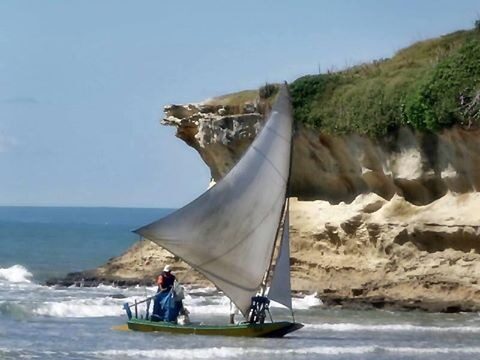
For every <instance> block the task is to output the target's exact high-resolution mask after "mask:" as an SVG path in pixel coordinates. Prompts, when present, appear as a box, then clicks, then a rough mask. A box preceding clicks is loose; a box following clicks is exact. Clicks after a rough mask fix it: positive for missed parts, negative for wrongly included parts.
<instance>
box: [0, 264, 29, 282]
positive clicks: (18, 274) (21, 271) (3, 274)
mask: <svg viewBox="0 0 480 360" xmlns="http://www.w3.org/2000/svg"><path fill="white" fill-rule="evenodd" d="M32 276H33V275H32V273H31V272H29V271H28V270H27V269H26V268H25V267H24V266H22V265H13V266H11V267H9V268H0V280H6V281H8V282H12V283H31V282H32V281H31V278H32Z"/></svg>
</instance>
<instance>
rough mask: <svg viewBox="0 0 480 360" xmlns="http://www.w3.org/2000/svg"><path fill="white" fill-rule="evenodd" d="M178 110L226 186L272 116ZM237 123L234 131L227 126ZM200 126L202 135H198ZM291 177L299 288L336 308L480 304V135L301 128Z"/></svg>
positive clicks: (188, 137) (186, 136)
mask: <svg viewBox="0 0 480 360" xmlns="http://www.w3.org/2000/svg"><path fill="white" fill-rule="evenodd" d="M166 114H167V115H169V112H168V111H166ZM172 115H173V114H170V116H167V118H166V119H165V120H164V122H166V123H168V124H170V125H175V126H177V136H178V137H179V138H181V139H182V140H184V141H185V142H186V143H187V144H189V145H191V146H193V147H194V148H195V149H196V150H197V151H198V152H199V153H200V154H201V156H202V158H203V159H204V160H205V162H206V164H207V165H208V166H209V168H210V169H211V172H212V177H213V178H214V179H215V180H216V181H218V180H219V179H220V178H221V177H222V176H224V175H225V174H226V173H227V172H228V171H229V169H230V168H231V167H232V166H233V165H234V164H235V163H236V161H238V159H239V158H240V156H241V155H242V154H243V152H244V151H245V150H246V148H247V147H248V145H249V144H250V142H251V141H252V140H253V139H254V137H255V135H256V133H257V132H258V131H259V129H260V128H261V125H262V122H263V116H261V114H260V112H259V113H255V117H249V118H247V119H245V120H246V121H243V120H244V119H243V118H242V116H243V114H238V115H232V114H229V115H228V116H227V115H225V116H224V115H222V114H220V113H219V112H218V111H216V113H213V112H211V113H203V114H202V120H198V119H197V118H195V115H194V114H192V115H189V117H185V118H181V119H180V118H175V117H172ZM192 116H193V117H192ZM232 116H233V119H232ZM227 119H232V122H233V125H232V126H230V127H228V126H225V125H223V124H224V122H225V121H229V120H227ZM192 120H193V121H192ZM182 121H184V123H183V124H182ZM185 124H188V125H186V126H185ZM190 126H192V127H193V128H195V131H191V132H189V133H186V132H185V131H184V129H185V128H188V127H190ZM291 181H292V183H291V189H290V191H291V196H293V197H297V198H298V199H299V200H296V201H293V202H292V204H291V213H292V216H291V218H292V220H291V234H292V263H293V287H294V289H296V290H310V291H318V292H319V293H321V296H322V297H323V298H324V300H325V301H327V302H331V303H333V304H336V303H345V302H347V303H352V302H354V303H355V301H356V300H358V299H360V302H362V301H364V300H365V301H366V302H367V303H375V306H377V307H379V306H384V305H385V306H387V305H388V303H396V304H398V303H401V304H403V305H402V306H404V307H407V308H409V307H413V308H418V307H423V308H425V309H431V310H432V309H433V310H439V311H450V310H451V309H457V310H458V309H463V310H472V309H476V308H478V306H480V287H479V286H478V285H477V276H479V275H480V261H479V260H480V255H479V252H480V230H479V226H480V220H479V219H480V218H479V216H480V215H478V214H480V196H479V193H478V192H477V190H478V189H479V188H480V132H479V131H478V130H471V131H467V130H462V129H459V128H454V129H449V130H444V131H442V132H440V133H436V134H419V133H414V132H412V131H411V130H410V129H407V128H403V129H400V130H399V131H397V132H396V133H395V134H392V135H390V136H388V137H386V138H383V139H378V140H375V139H371V138H368V137H363V136H359V135H355V134H353V135H345V136H332V135H328V134H322V133H321V132H319V131H315V130H310V129H307V128H305V127H303V126H299V125H298V124H297V128H296V132H295V137H294V149H293V165H292V179H291ZM302 200H304V201H302ZM305 200H308V201H305ZM386 304H387V305H386Z"/></svg>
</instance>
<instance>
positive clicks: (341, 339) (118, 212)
mask: <svg viewBox="0 0 480 360" xmlns="http://www.w3.org/2000/svg"><path fill="white" fill-rule="evenodd" d="M169 211H170V210H168V209H109V208H0V359H149V358H150V359H252V358H255V359H256V360H260V359H273V358H274V359H339V360H340V359H435V360H441V359H448V360H452V359H480V340H479V339H480V318H479V316H478V314H476V313H470V314H467V313H464V314H427V313H422V312H415V311H414V312H389V311H381V310H375V311H373V310H372V311H349V310H341V309H336V308H324V307H322V305H321V302H320V301H319V300H318V298H317V297H316V296H315V295H314V294H311V295H307V296H304V297H300V298H295V299H294V307H295V318H296V320H297V321H300V322H302V323H304V324H305V327H304V328H303V329H301V330H299V331H297V332H294V333H292V334H289V335H288V336H286V337H285V338H282V339H250V338H228V337H209V336H196V335H168V334H155V333H141V332H131V331H119V330H114V329H112V328H113V327H115V326H118V325H121V324H124V323H125V320H126V316H125V314H124V312H123V310H122V305H123V303H124V302H132V301H134V300H135V299H141V298H143V297H144V296H148V295H152V294H154V293H155V289H154V288H148V287H147V288H146V287H130V288H118V287H112V286H106V285H100V286H98V287H95V288H82V287H70V288H61V287H60V288H59V287H48V286H44V285H42V284H43V283H44V281H45V280H46V279H47V278H49V277H52V276H61V275H65V274H66V273H67V272H70V271H78V270H83V269H87V268H93V267H95V266H98V265H100V264H102V263H104V262H105V261H107V260H108V258H110V257H112V256H116V255H119V254H121V253H122V252H123V251H125V250H126V249H127V248H128V247H129V246H130V245H131V244H133V243H134V242H135V241H136V240H137V238H136V237H135V235H133V234H131V233H130V230H131V229H133V228H135V227H137V226H140V225H142V224H144V223H147V222H149V221H152V220H154V219H156V218H158V217H161V216H163V215H165V214H167V213H168V212H169ZM187 290H188V291H187V296H186V299H185V306H186V307H187V308H188V309H189V310H190V312H191V314H190V317H191V318H192V319H193V320H196V321H201V322H205V323H206V322H214V323H225V322H227V320H228V310H229V302H228V299H226V298H225V297H224V296H223V295H222V294H221V293H218V292H217V291H215V289H187ZM272 312H273V316H274V317H275V319H278V320H283V319H289V317H290V314H289V311H286V310H284V309H281V308H280V307H275V306H274V307H273V309H272Z"/></svg>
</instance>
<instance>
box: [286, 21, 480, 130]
mask: <svg viewBox="0 0 480 360" xmlns="http://www.w3.org/2000/svg"><path fill="white" fill-rule="evenodd" d="M290 90H291V94H292V102H293V107H294V111H295V118H296V120H297V121H300V122H302V123H305V124H307V125H308V126H312V127H315V128H321V129H322V130H323V131H326V132H330V133H340V134H341V133H350V132H356V133H360V134H368V135H373V136H381V135H383V134H386V133H387V132H389V131H390V130H393V129H395V128H397V127H399V126H402V125H403V126H404V125H407V126H411V127H413V128H414V129H418V130H421V131H435V130H438V129H441V128H444V127H450V126H452V125H455V124H458V125H461V126H464V127H472V126H478V125H480V30H479V29H475V30H471V31H458V32H455V33H452V34H449V35H445V36H442V37H440V38H436V39H431V40H427V41H422V42H419V43H416V44H414V45H412V46H410V47H408V48H406V49H403V50H400V51H399V52H397V54H395V56H393V57H392V58H391V59H382V60H378V61H373V62H372V63H369V64H362V65H358V66H354V67H352V68H349V69H346V70H343V71H338V72H329V73H327V74H320V75H308V76H304V77H301V78H299V79H297V80H295V81H294V82H293V83H292V84H291V85H290Z"/></svg>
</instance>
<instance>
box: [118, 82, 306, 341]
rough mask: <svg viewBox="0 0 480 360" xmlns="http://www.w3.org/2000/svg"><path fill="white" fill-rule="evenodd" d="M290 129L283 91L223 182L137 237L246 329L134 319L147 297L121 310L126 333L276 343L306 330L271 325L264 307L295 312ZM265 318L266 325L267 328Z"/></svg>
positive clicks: (293, 324) (292, 325) (287, 101)
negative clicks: (188, 272)
mask: <svg viewBox="0 0 480 360" xmlns="http://www.w3.org/2000/svg"><path fill="white" fill-rule="evenodd" d="M292 127H293V116H292V109H291V105H290V99H289V95H288V90H287V87H286V86H281V87H280V89H279V93H278V95H277V98H276V101H275V104H274V105H273V107H272V111H271V113H270V115H269V117H268V120H267V121H266V123H265V125H264V126H263V128H262V130H261V131H260V132H259V134H258V135H257V137H256V138H255V140H254V141H253V143H252V144H251V145H250V147H249V148H248V149H247V151H246V152H245V154H244V155H243V157H242V158H241V159H240V160H239V162H238V163H237V164H236V165H235V166H234V167H233V168H232V169H231V171H230V172H229V173H228V174H227V175H226V176H225V177H224V178H223V179H221V180H220V181H219V182H218V183H217V184H216V185H215V186H213V187H211V188H210V189H209V190H207V192H205V193H204V194H202V195H201V196H200V197H198V198H197V199H196V200H194V201H192V202H191V203H190V204H188V205H186V206H184V207H183V208H181V209H179V210H177V211H176V212H174V213H173V214H170V215H168V216H167V217H165V218H162V219H159V220H157V221H155V222H153V223H151V224H148V225H146V226H143V227H141V228H139V229H137V230H135V232H136V233H138V234H140V235H141V236H142V237H144V238H147V239H150V240H151V241H153V242H155V243H156V244H158V245H159V246H161V247H163V248H165V249H167V250H168V251H170V252H171V253H173V254H175V255H176V256H177V257H179V258H181V259H182V260H184V261H185V262H186V263H188V264H189V265H190V266H191V267H192V268H194V269H195V270H197V271H198V272H200V273H202V274H203V275H204V276H205V277H206V278H208V279H209V280H210V281H212V282H213V283H214V284H215V285H216V287H217V288H218V289H220V290H222V291H223V293H224V294H225V295H226V296H228V297H229V298H230V300H231V301H232V302H233V303H234V304H235V305H236V306H237V307H238V309H239V310H240V312H241V313H242V314H243V315H244V317H245V318H246V319H247V322H245V323H240V324H237V325H224V326H217V325H199V324H196V325H194V324H190V325H178V324H173V323H170V322H162V321H160V322H154V321H151V320H150V319H151V317H149V313H148V312H149V310H148V309H149V306H148V305H147V310H146V312H145V314H144V315H140V316H139V315H138V314H139V313H138V306H139V304H141V303H147V304H149V303H150V300H152V299H151V298H150V299H146V300H143V301H141V302H138V303H137V302H135V304H133V305H129V304H125V306H124V308H125V310H126V312H127V315H128V318H129V320H128V322H127V325H128V328H129V329H131V330H136V331H149V332H151V331H158V332H167V333H177V334H198V335H228V336H258V337H281V336H283V335H285V334H288V333H290V332H292V331H295V330H298V329H300V328H301V327H302V326H303V325H301V324H299V323H296V322H295V321H294V320H293V321H292V322H289V321H280V322H275V321H273V319H272V316H271V314H270V311H269V300H268V299H271V300H274V301H276V302H277V303H280V304H282V305H284V306H285V307H287V308H289V309H291V310H292V299H291V287H290V246H289V221H288V210H289V209H288V198H287V189H288V184H289V178H290V168H291V147H292V132H293V130H292ZM280 234H281V235H280ZM274 262H275V264H274ZM267 285H270V286H269V287H268V286H267ZM267 288H268V294H267ZM267 296H268V299H267ZM132 307H134V309H135V311H134V314H132V311H131V308H132ZM266 314H268V315H269V317H268V318H269V319H270V322H268V321H267V322H266V321H265V320H266V319H267V316H266ZM292 318H293V310H292Z"/></svg>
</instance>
